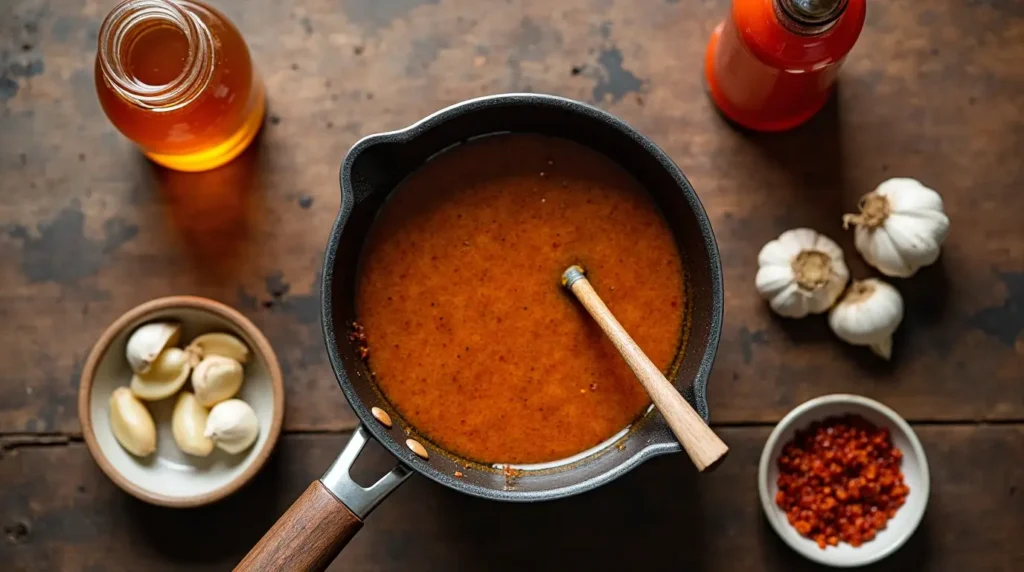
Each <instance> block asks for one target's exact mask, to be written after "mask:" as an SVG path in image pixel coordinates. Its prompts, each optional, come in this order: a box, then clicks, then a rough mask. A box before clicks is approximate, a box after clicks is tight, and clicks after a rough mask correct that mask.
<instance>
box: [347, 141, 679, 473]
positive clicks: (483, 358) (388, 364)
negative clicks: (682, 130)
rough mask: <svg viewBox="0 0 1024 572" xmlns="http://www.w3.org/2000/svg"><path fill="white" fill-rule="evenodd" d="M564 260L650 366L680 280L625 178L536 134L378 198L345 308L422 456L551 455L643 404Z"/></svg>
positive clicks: (456, 152)
mask: <svg viewBox="0 0 1024 572" xmlns="http://www.w3.org/2000/svg"><path fill="white" fill-rule="evenodd" d="M574 263H582V264H583V265H584V267H585V268H586V269H587V272H588V277H589V278H590V280H591V281H592V282H593V284H594V287H595V288H596V289H597V291H598V293H599V294H600V295H601V297H602V298H603V299H604V300H605V302H606V303H607V305H608V306H609V308H611V310H612V312H614V313H615V315H616V317H617V318H618V319H619V321H620V322H622V324H623V326H624V327H625V328H626V330H627V331H628V332H629V333H630V334H631V335H632V336H633V338H634V339H635V340H636V341H637V343H638V344H639V345H640V347H641V348H643V350H644V351H645V352H646V353H647V355H649V356H650V358H651V359H652V360H653V361H654V363H656V364H658V366H659V367H661V368H662V369H663V370H665V371H667V370H668V369H669V368H670V367H671V366H672V363H673V361H674V358H675V356H676V353H677V349H678V346H679V343H680V340H681V339H682V330H683V308H684V306H685V299H684V296H685V292H684V279H683V268H682V264H681V261H680V257H679V253H678V250H677V248H676V245H675V241H674V238H673V235H672V232H671V230H670V229H669V227H668V224H667V223H666V222H665V220H664V219H663V218H662V216H661V214H660V212H659V211H658V209H657V208H656V207H655V205H654V203H653V200H652V199H651V197H650V196H649V195H648V193H647V192H646V191H645V190H644V189H643V188H642V187H641V186H640V185H639V183H637V182H636V181H635V180H634V179H633V178H632V177H631V176H630V175H629V174H628V173H626V172H625V170H623V169H622V168H621V167H619V166H618V165H617V164H615V163H614V162H612V161H611V160H609V159H608V158H607V157H605V156H603V155H601V154H599V153H597V152H595V151H592V150H590V149H587V148H585V147H583V146H581V145H578V144H576V143H573V142H570V141H567V140H563V139H557V138H551V137H544V136H540V135H498V136H493V137H488V138H485V139H480V140H477V141H474V142H471V143H468V144H465V145H461V146H459V147H456V148H454V149H451V150H449V151H446V152H445V153H442V154H441V155H439V156H437V157H435V158H434V159H432V160H431V161H429V162H428V163H427V164H426V165H424V166H423V167H422V168H420V169H419V170H418V171H416V172H415V173H413V174H412V175H411V176H410V177H409V178H408V179H406V180H405V181H404V182H403V183H402V184H400V185H399V187H398V188H397V189H396V190H395V192H394V193H393V195H392V196H391V197H390V198H389V199H388V202H387V203H386V204H385V205H384V207H383V208H382V209H381V212H380V214H379V217H378V220H377V221H376V222H375V223H374V226H373V228H372V229H371V232H370V235H369V238H368V241H367V244H366V246H365V247H364V251H363V253H362V261H361V270H360V275H359V277H358V286H357V295H356V313H357V317H358V320H359V322H360V323H361V324H362V326H363V328H364V332H365V335H366V340H367V344H368V347H369V355H368V358H367V359H368V360H369V365H370V369H371V370H372V371H373V372H374V375H375V379H376V382H377V384H378V386H379V388H380V389H381V391H382V392H383V394H384V395H385V397H386V398H387V399H388V400H389V401H390V402H391V404H392V405H393V406H394V407H395V408H396V409H397V410H398V411H399V412H400V413H401V414H402V415H403V416H404V417H405V418H406V420H408V422H409V423H410V424H411V425H412V426H413V427H414V428H415V429H416V430H417V431H419V432H421V433H422V434H423V435H425V436H426V437H428V438H429V439H431V440H433V441H434V442H435V443H437V444H438V445H439V446H441V447H443V448H445V449H447V450H448V451H450V452H452V453H454V454H456V455H459V456H462V457H465V458H468V459H472V460H475V461H479V462H484V463H496V462H502V463H519V464H522V463H538V462H546V461H553V460H558V459H562V458H565V457H568V456H571V455H573V454H576V453H579V452H581V451H584V450H586V449H588V448H590V447H593V446H594V445H597V444H599V443H601V442H602V441H604V440H606V439H608V438H609V437H611V436H613V435H614V434H615V433H616V432H618V431H619V430H621V429H623V428H624V427H626V426H627V425H628V424H629V423H630V422H632V421H634V420H635V419H637V417H638V416H640V415H642V414H643V412H644V411H645V409H646V408H647V406H648V404H649V402H650V401H649V399H648V397H647V394H646V393H645V392H644V390H643V388H642V387H641V386H640V384H639V382H637V381H636V378H635V377H634V376H633V374H632V372H631V371H630V370H629V368H628V367H627V366H626V364H625V362H623V360H622V358H621V357H620V356H619V354H618V353H617V352H616V350H615V349H614V347H613V346H612V345H611V343H610V342H609V341H608V340H607V339H606V338H605V336H604V334H603V333H602V332H601V330H600V329H599V328H598V326H597V325H596V324H595V323H594V321H593V320H592V319H591V318H590V316H589V315H588V314H587V313H586V311H585V310H584V309H583V308H582V306H580V304H579V303H578V302H577V301H576V300H575V299H574V298H573V297H572V295H571V294H570V293H568V292H567V291H565V290H564V289H563V288H562V287H561V285H560V283H559V278H560V276H561V274H562V271H563V270H565V269H566V268H567V267H568V266H569V265H571V264H574Z"/></svg>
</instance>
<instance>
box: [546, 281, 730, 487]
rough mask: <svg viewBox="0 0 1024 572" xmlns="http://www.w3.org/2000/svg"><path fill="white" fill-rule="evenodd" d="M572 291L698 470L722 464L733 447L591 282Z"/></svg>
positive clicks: (574, 286)
mask: <svg viewBox="0 0 1024 572" xmlns="http://www.w3.org/2000/svg"><path fill="white" fill-rule="evenodd" d="M566 272H568V270H567V271H566ZM563 279H564V278H563ZM569 289H570V290H572V293H573V294H575V295H576V297H577V298H579V301H580V303H581V304H583V307H584V308H586V309H587V312H589V313H590V315H591V316H592V317H593V318H594V321H596V322H597V324H598V325H599V326H601V330H603V331H604V333H605V334H606V335H607V336H608V338H609V339H610V340H611V342H612V345H614V346H615V349H617V350H619V353H620V354H622V359H624V360H626V363H627V364H629V369H631V370H633V373H634V374H635V375H636V378H637V380H639V381H640V385H642V386H643V387H644V389H645V390H646V391H647V394H648V395H650V396H651V401H652V402H653V403H654V406H655V407H657V408H658V411H660V412H661V414H662V416H664V418H665V422H666V423H668V426H669V427H670V428H671V429H672V433H674V434H675V436H676V439H678V440H679V443H680V444H681V445H682V446H683V449H684V450H685V451H686V454H687V455H689V457H690V460H691V461H693V464H694V466H695V467H697V470H698V471H704V470H706V469H708V468H709V467H711V466H712V465H714V464H715V463H718V462H719V461H721V460H722V459H723V458H724V457H725V455H726V453H728V452H729V447H727V446H726V444H725V443H724V442H722V440H721V439H720V438H719V437H718V435H715V432H714V431H713V430H711V428H710V427H708V426H707V424H705V423H704V420H703V419H702V418H701V416H700V415H699V414H698V413H697V412H696V411H694V409H693V407H692V406H691V405H690V404H689V403H688V402H687V401H686V400H685V399H683V396H682V395H680V393H679V391H677V390H676V388H675V387H673V386H672V383H671V382H669V380H667V379H665V376H664V375H663V374H662V373H661V370H660V369H658V366H656V365H654V362H652V361H651V360H650V358H648V357H647V354H645V353H644V352H643V350H642V349H640V346H638V345H637V344H636V342H635V341H633V338H631V337H630V336H629V333H628V332H626V330H625V328H623V327H622V324H620V323H619V321H618V320H616V319H615V315H614V314H612V312H611V310H609V309H608V306H606V305H605V303H604V301H603V300H601V297H600V296H599V295H598V294H597V292H596V291H594V287H593V286H592V285H591V284H590V281H589V280H587V279H586V278H576V279H575V281H574V282H572V284H570V285H569Z"/></svg>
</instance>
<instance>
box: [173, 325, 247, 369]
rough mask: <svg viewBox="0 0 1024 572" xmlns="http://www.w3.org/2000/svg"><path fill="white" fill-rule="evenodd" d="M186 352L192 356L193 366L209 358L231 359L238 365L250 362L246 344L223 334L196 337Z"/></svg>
mask: <svg viewBox="0 0 1024 572" xmlns="http://www.w3.org/2000/svg"><path fill="white" fill-rule="evenodd" d="M185 351H187V352H189V354H191V356H192V360H193V362H192V365H193V366H195V365H196V364H197V363H199V362H200V361H202V359H203V358H205V357H208V356H222V357H227V358H231V359H233V360H235V361H237V362H238V363H241V364H244V363H246V362H247V361H249V348H248V346H246V345H245V342H243V341H242V340H240V339H238V338H237V337H236V336H233V335H231V334H226V333H223V332H214V333H210V334H203V335H201V336H196V338H195V339H194V340H192V342H191V343H189V345H188V347H187V348H185Z"/></svg>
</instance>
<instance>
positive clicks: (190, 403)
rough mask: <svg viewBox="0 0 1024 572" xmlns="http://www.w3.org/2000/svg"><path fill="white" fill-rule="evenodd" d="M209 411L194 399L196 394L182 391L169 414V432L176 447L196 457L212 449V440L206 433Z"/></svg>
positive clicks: (208, 452)
mask: <svg viewBox="0 0 1024 572" xmlns="http://www.w3.org/2000/svg"><path fill="white" fill-rule="evenodd" d="M209 415H210V412H209V411H208V410H207V409H206V408H205V407H203V406H202V405H200V404H199V402H198V401H196V396H194V395H192V394H191V393H189V392H187V391H182V392H181V395H179V396H178V401H177V402H176V403H175V404H174V413H172V414H171V434H172V435H173V436H174V442H175V443H177V445H178V448H179V449H181V450H182V451H184V452H185V453H188V454H189V455H195V456H197V457H205V456H207V455H209V454H210V453H211V452H212V451H213V441H211V440H210V439H209V438H208V437H207V436H206V435H205V432H206V424H207V422H208V419H209Z"/></svg>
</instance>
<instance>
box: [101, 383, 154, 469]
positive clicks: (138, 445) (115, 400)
mask: <svg viewBox="0 0 1024 572" xmlns="http://www.w3.org/2000/svg"><path fill="white" fill-rule="evenodd" d="M110 429H111V431H112V432H113V433H114V438H115V439H117V442H118V443H120V444H121V446H122V447H124V448H125V450H126V451H128V452H129V453H131V454H132V455H135V456H136V457H145V456H146V455H149V454H150V453H152V452H153V451H156V425H155V424H154V423H153V416H152V415H150V414H149V410H147V409H146V406H145V405H143V404H142V402H141V401H139V400H138V399H137V398H136V397H135V395H134V394H133V393H132V391H131V390H130V389H128V388H127V387H119V388H117V389H115V390H114V392H113V393H111V394H110Z"/></svg>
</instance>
